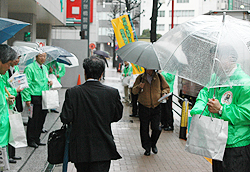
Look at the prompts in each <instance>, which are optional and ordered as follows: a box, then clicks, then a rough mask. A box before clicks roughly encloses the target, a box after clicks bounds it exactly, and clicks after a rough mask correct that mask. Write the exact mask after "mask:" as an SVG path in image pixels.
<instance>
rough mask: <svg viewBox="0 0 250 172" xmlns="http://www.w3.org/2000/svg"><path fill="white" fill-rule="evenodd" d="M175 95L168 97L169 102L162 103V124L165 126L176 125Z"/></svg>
mask: <svg viewBox="0 0 250 172" xmlns="http://www.w3.org/2000/svg"><path fill="white" fill-rule="evenodd" d="M172 98H173V95H171V96H169V97H168V100H167V103H161V124H162V125H164V128H165V127H168V126H170V127H172V128H173V125H174V117H173V110H172Z"/></svg>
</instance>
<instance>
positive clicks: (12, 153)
mask: <svg viewBox="0 0 250 172" xmlns="http://www.w3.org/2000/svg"><path fill="white" fill-rule="evenodd" d="M17 53H18V52H17ZM20 57H21V56H20V55H18V58H17V59H15V60H14V61H13V62H12V63H11V65H10V69H8V70H7V71H6V73H5V74H4V75H2V78H3V81H4V85H5V87H6V88H7V90H8V91H9V93H10V94H11V95H13V96H15V102H14V103H13V105H9V109H13V107H15V108H16V109H17V111H18V112H22V111H23V104H22V103H23V101H22V97H21V91H22V90H23V88H22V89H21V88H20V86H19V87H18V88H12V87H11V85H10V84H9V82H8V79H9V78H10V77H11V76H12V75H13V74H14V73H15V72H19V68H18V66H17V65H18V63H19V59H20ZM8 154H9V162H10V163H16V160H21V157H19V156H16V150H15V147H13V146H11V145H10V144H9V145H8Z"/></svg>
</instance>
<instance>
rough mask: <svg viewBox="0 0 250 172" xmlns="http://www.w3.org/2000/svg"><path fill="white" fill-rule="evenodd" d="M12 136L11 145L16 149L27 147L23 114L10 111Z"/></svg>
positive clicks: (10, 136) (10, 138)
mask: <svg viewBox="0 0 250 172" xmlns="http://www.w3.org/2000/svg"><path fill="white" fill-rule="evenodd" d="M9 121H10V135H9V144H10V145H11V146H13V147H14V148H21V147H26V146H27V139H26V133H25V130H24V126H23V120H22V115H21V113H19V112H17V111H15V110H11V109H9Z"/></svg>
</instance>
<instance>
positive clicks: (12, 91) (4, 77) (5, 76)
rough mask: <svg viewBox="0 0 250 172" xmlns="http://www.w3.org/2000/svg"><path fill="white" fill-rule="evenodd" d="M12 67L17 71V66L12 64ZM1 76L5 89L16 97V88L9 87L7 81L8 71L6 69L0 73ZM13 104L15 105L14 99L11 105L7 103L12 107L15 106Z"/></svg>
mask: <svg viewBox="0 0 250 172" xmlns="http://www.w3.org/2000/svg"><path fill="white" fill-rule="evenodd" d="M14 68H15V72H19V67H18V66H14ZM2 77H3V82H4V85H5V86H6V88H7V90H8V91H9V92H10V94H11V95H13V96H15V97H16V96H17V92H16V88H13V87H11V85H10V83H9V82H8V79H9V78H10V77H9V71H8V70H7V71H6V73H5V74H4V75H2ZM6 96H7V93H6ZM15 105H16V101H15V102H14V104H13V105H9V108H10V109H13V107H15Z"/></svg>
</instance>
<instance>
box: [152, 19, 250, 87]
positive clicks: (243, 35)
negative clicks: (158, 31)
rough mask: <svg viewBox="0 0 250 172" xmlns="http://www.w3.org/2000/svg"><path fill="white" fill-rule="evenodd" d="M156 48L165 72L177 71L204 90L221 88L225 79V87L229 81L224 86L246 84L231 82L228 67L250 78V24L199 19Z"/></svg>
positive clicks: (176, 30) (177, 29)
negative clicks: (240, 71)
mask: <svg viewBox="0 0 250 172" xmlns="http://www.w3.org/2000/svg"><path fill="white" fill-rule="evenodd" d="M153 47H154V48H155V51H157V55H158V58H159V61H160V66H161V69H162V70H165V71H166V72H169V73H173V74H175V73H176V72H177V71H178V75H179V76H181V77H183V78H185V79H188V80H190V81H193V82H195V83H198V84H200V85H202V86H207V87H221V86H222V85H221V80H222V78H223V80H224V83H225V81H229V80H230V77H231V80H230V82H227V84H226V85H223V86H235V85H241V84H243V82H239V80H238V79H239V78H235V80H234V81H232V78H233V77H232V75H233V74H232V73H233V72H232V71H233V70H232V68H231V69H228V66H234V68H241V69H242V70H243V72H244V73H246V74H247V75H250V68H249V65H250V59H249V58H250V52H249V50H250V23H249V22H248V21H244V20H240V19H236V18H233V17H231V16H227V15H222V16H213V15H201V16H198V17H197V18H194V19H192V20H190V21H188V22H186V23H183V24H181V25H179V26H177V27H175V28H174V29H172V30H170V31H169V32H167V33H166V34H165V35H163V36H162V37H161V38H160V39H159V40H158V41H157V42H155V44H153ZM236 66H237V67H236ZM234 70H235V69H234ZM214 76H216V77H217V79H214V78H213V77H214ZM212 78H213V82H211V80H212Z"/></svg>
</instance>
